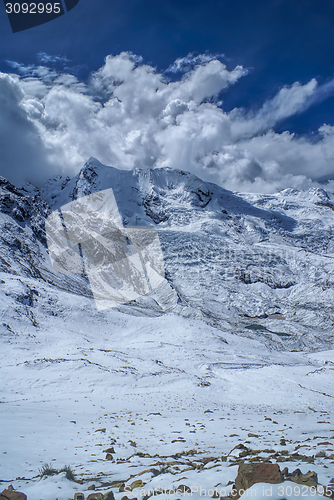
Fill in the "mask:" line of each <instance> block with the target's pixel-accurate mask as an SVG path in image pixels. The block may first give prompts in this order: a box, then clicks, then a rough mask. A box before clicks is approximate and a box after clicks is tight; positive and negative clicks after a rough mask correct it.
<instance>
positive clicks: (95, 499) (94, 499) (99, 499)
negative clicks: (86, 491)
mask: <svg viewBox="0 0 334 500" xmlns="http://www.w3.org/2000/svg"><path fill="white" fill-rule="evenodd" d="M87 500H103V495H102V493H100V492H99V491H98V492H96V493H91V494H90V495H88V497H87Z"/></svg>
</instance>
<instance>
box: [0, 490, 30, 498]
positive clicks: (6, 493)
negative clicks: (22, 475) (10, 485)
mask: <svg viewBox="0 0 334 500" xmlns="http://www.w3.org/2000/svg"><path fill="white" fill-rule="evenodd" d="M0 500H27V496H26V495H25V494H24V493H20V492H19V491H14V490H3V492H2V493H1V494H0Z"/></svg>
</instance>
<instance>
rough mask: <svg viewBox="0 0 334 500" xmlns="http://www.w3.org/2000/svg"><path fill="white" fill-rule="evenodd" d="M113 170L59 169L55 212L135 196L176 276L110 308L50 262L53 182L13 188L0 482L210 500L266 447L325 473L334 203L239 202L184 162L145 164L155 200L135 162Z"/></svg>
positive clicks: (44, 496)
mask: <svg viewBox="0 0 334 500" xmlns="http://www.w3.org/2000/svg"><path fill="white" fill-rule="evenodd" d="M106 168H107V167H102V166H95V167H94V168H92V167H91V166H88V167H87V168H86V169H85V170H84V171H83V174H80V175H79V176H78V178H77V179H75V183H74V184H73V182H74V181H73V180H72V181H69V180H66V182H65V181H62V180H61V179H60V180H59V179H58V180H54V181H53V182H51V183H49V184H48V185H47V187H46V188H45V189H44V194H43V196H44V198H45V199H46V200H47V201H48V202H49V203H50V204H52V203H53V206H54V207H57V206H61V205H62V204H64V203H66V202H68V200H69V199H71V193H72V192H74V191H73V190H75V189H76V190H77V193H78V192H79V194H81V195H86V194H88V193H89V189H91V190H92V189H101V188H102V187H104V188H107V187H110V185H112V187H113V189H114V192H115V193H116V194H115V196H116V197H117V193H118V192H119V193H121V194H122V195H123V196H124V197H125V198H126V199H127V200H128V202H127V203H126V202H125V201H124V200H123V205H122V202H120V204H119V208H120V212H121V213H122V215H123V218H125V222H127V223H128V224H130V225H131V224H132V225H135V221H136V220H138V225H145V224H146V225H154V227H156V228H157V229H158V231H159V237H160V240H161V245H162V248H163V251H164V257H165V266H166V283H165V286H164V287H162V288H161V289H159V290H158V292H156V294H155V295H154V296H152V297H151V298H150V297H148V298H146V299H143V300H142V302H140V301H138V303H134V304H130V305H122V306H119V308H118V309H109V310H105V311H100V312H98V311H97V309H96V305H95V303H94V299H93V297H92V294H91V293H90V291H89V286H88V284H87V280H85V279H84V277H83V276H81V275H79V274H77V275H73V276H71V275H62V274H61V273H57V272H56V271H54V270H53V269H52V268H51V264H50V260H49V258H48V254H47V250H46V247H45V241H44V243H43V221H44V220H45V217H46V215H47V214H48V213H49V211H50V209H48V207H47V205H46V204H45V205H43V203H44V202H42V199H41V198H39V196H40V194H39V193H37V191H36V190H34V189H33V188H31V187H30V188H29V189H31V192H30V194H25V195H24V196H23V195H22V191H14V190H13V188H12V187H10V186H9V187H8V185H4V186H3V187H2V193H3V195H2V196H3V198H2V199H1V200H0V201H1V202H2V209H1V212H2V213H1V214H0V217H1V230H2V231H1V245H0V250H1V272H0V286H1V290H0V291H1V323H0V325H1V326H0V328H1V335H0V350H1V354H2V355H1V397H0V442H1V445H2V454H1V460H0V466H1V467H0V485H1V487H3V489H4V488H5V487H7V486H8V485H9V484H13V486H14V487H15V488H16V489H18V490H20V491H23V492H25V493H26V494H27V495H28V500H56V499H58V500H68V499H70V498H73V496H74V493H75V492H76V491H82V492H86V493H85V494H86V495H87V494H88V493H87V492H88V487H89V485H91V484H92V483H94V484H95V486H96V488H98V489H99V490H100V491H103V492H105V491H110V490H112V491H113V492H114V494H115V498H116V500H121V498H122V497H123V496H124V495H127V496H128V497H129V498H131V497H137V498H139V497H144V496H145V495H147V494H148V492H147V490H148V489H153V488H154V489H156V490H159V491H161V490H162V494H161V495H160V496H161V498H162V500H164V499H165V498H170V499H173V498H175V499H176V498H181V496H182V494H181V493H175V492H174V496H173V491H174V490H173V488H175V487H177V486H179V485H180V484H183V485H186V486H188V487H189V488H190V489H191V490H192V491H191V496H193V497H194V498H195V500H196V499H197V498H200V497H202V496H207V497H212V495H213V492H212V491H211V490H212V489H215V488H217V490H218V494H219V496H226V495H227V494H228V493H229V492H230V491H231V484H232V482H233V481H234V479H235V477H236V474H237V468H238V463H239V462H240V461H241V460H245V461H251V460H256V461H261V460H265V459H268V460H270V461H271V462H273V463H276V462H278V463H280V466H281V468H283V467H288V468H289V472H292V471H293V470H295V469H296V468H300V469H301V471H302V472H303V473H306V472H307V471H308V470H313V471H316V472H317V474H318V480H319V484H321V485H323V486H325V485H328V484H329V483H330V481H331V479H332V478H333V477H334V422H333V421H332V413H333V405H334V390H333V387H334V384H333V375H334V350H332V341H333V304H332V299H333V292H332V281H333V279H332V274H331V271H332V268H333V264H332V262H333V241H332V239H331V237H330V236H331V234H332V230H333V225H332V218H333V216H332V214H333V210H332V208H331V204H332V201H330V198H329V197H327V198H326V196H327V195H325V194H323V193H321V192H318V193H315V194H314V193H313V194H312V193H291V192H289V193H288V192H287V193H285V195H282V194H279V195H277V196H276V195H275V196H274V195H273V196H271V197H262V198H261V197H256V196H255V195H252V196H249V197H248V198H247V196H244V198H241V197H239V196H237V195H233V194H231V193H229V192H227V191H224V190H222V189H221V188H217V187H213V185H205V183H202V184H201V182H202V181H200V180H199V179H196V178H194V177H192V176H188V175H186V181H185V184H182V185H178V184H177V182H181V181H180V179H183V177H184V174H183V173H175V172H173V171H171V170H167V171H166V172H167V173H166V172H164V171H162V170H160V171H158V172H157V173H154V174H152V175H153V177H154V176H155V178H154V179H153V180H152V179H148V178H147V176H146V177H145V175H144V176H143V177H140V176H139V180H138V179H137V178H136V177H135V175H134V176H133V179H134V180H133V179H132V180H133V182H137V185H140V186H141V189H142V192H144V193H146V195H147V197H146V201H145V202H141V201H140V196H139V194H138V189H137V188H136V187H133V186H131V183H128V184H126V183H123V184H122V182H123V181H122V175H123V173H118V172H117V171H116V172H115V169H111V170H110V172H109V171H108V170H105V169H106ZM96 172H97V173H96ZM106 172H107V175H106ZM93 174H94V175H93ZM124 175H126V176H127V177H126V179H127V180H128V181H129V179H130V177H129V175H130V176H132V174H131V173H126V174H124ZM108 176H109V177H108ZM131 178H132V177H131ZM108 179H109V181H108ZM166 179H167V180H166ZM130 180H131V179H130ZM107 181H108V182H109V184H108V182H107ZM129 182H130V181H129ZM131 182H132V181H131ZM145 183H146V184H145ZM163 183H165V187H163V186H164V184H163ZM166 183H167V184H166ZM62 185H63V189H61V186H62ZM64 186H65V187H64ZM120 186H121V187H120ZM122 186H123V187H122ZM152 186H153V187H152ZM208 186H209V187H208ZM121 188H122V189H123V188H124V189H123V191H122V190H121ZM26 189H28V188H26ZM215 189H216V191H218V193H217V192H216V191H215ZM66 190H67V191H66ZM80 190H81V191H80ZM118 190H120V191H118ZM150 190H151V191H152V190H153V191H152V192H153V194H154V193H155V194H154V196H156V198H154V196H153V194H152V192H151V191H150ZM210 190H211V191H210ZM20 193H21V194H20ZM25 193H27V192H25ZM59 193H60V194H59ZM124 193H125V194H124ZM134 193H137V194H136V196H137V198H135V197H134V196H135V195H134ZM147 193H148V194H147ZM196 193H197V194H196ZM121 194H119V195H118V196H119V199H120V200H122V197H121ZM319 196H320V198H319ZM34 197H35V198H34ZM159 197H160V201H159ZM321 197H323V198H324V200H323V201H319V200H321ZM205 198H207V199H205ZM325 198H326V199H325ZM52 200H53V201H52ZM129 200H130V201H129ZM245 200H248V201H245ZM284 200H285V206H284ZM317 200H318V201H317ZM326 200H327V201H326ZM326 203H327V205H328V206H327V205H326ZM24 204H25V205H24ZM57 204H58V205H57ZM222 206H224V207H225V208H222ZM259 206H261V207H262V208H259ZM270 207H271V208H270ZM280 207H281V208H280ZM282 207H283V208H282ZM19 210H21V212H22V213H21V212H19V213H18V211H19ZM224 210H225V212H226V213H225V212H224ZM285 213H287V214H288V215H285ZM20 214H21V215H20ZM22 214H23V215H22ZM27 214H28V215H27ZM124 214H125V215H124ZM131 214H132V215H131ZM135 214H137V215H136V216H135ZM165 214H168V216H169V218H168V219H165V218H164V215H165ZM240 214H241V215H240ZM323 214H326V215H323ZM312 221H313V222H312ZM312 224H313V225H312ZM207 247H210V249H211V253H210V252H209V250H206V248H207ZM227 248H228V249H229V261H228V262H227V264H228V266H229V267H230V268H234V269H236V268H238V269H239V271H238V273H237V274H236V275H235V276H231V274H229V273H228V272H227V271H226V268H227V264H226V265H225V263H226V260H225V261H224V260H223V259H222V255H224V256H225V257H226V255H227V253H226V249H227ZM224 249H225V250H224ZM238 249H239V250H242V252H241V251H240V253H239V254H238V252H237V250H238ZM254 249H256V254H257V255H261V259H262V260H261V261H259V260H256V259H254V255H255V254H254V253H253V254H252V252H255V250H254ZM223 250H224V251H223ZM224 252H225V253H224ZM297 254H298V255H299V257H298V259H297V260H296V255H297ZM291 256H292V257H293V258H292V257H291ZM246 271H247V272H246ZM240 453H241V457H239V454H240ZM107 454H109V455H108V456H107ZM281 462H282V463H281ZM43 464H49V465H50V466H52V467H54V468H56V469H61V468H62V467H63V466H64V465H69V466H70V467H71V468H72V470H73V471H74V473H75V475H76V479H77V480H78V481H80V480H81V483H82V484H80V483H79V482H73V481H69V480H68V479H66V478H65V474H64V473H61V474H58V475H54V476H48V477H44V478H41V477H40V476H39V469H41V468H42V466H43ZM134 481H138V482H137V483H135V485H133V483H134ZM139 481H141V482H139ZM228 483H229V484H228ZM289 484H290V483H284V485H287V486H288V485H289ZM130 485H132V487H131V488H130V489H133V491H132V492H131V491H130V492H129V491H127V489H126V487H127V486H130ZM294 486H295V485H294ZM164 488H166V491H167V490H168V491H169V493H166V492H164ZM196 488H197V490H196ZM200 488H202V491H201V490H200ZM256 488H258V489H257V490H256V491H257V493H256V496H257V498H262V497H263V498H265V497H266V494H265V493H264V492H262V493H261V491H260V489H261V488H262V485H258V486H257V487H256ZM259 488H260V489H259ZM275 488H276V489H275ZM120 490H121V491H120ZM128 490H129V488H128ZM283 493H284V494H283ZM283 493H282V491H279V490H277V485H276V486H275V487H274V488H273V492H272V496H273V498H276V497H277V498H287V497H290V498H291V497H292V496H293V495H295V497H298V494H297V493H296V492H294V493H293V492H292V493H291V495H289V490H284V492H283ZM307 493H309V494H310V496H312V495H311V493H312V494H313V493H314V492H311V491H307ZM320 493H321V490H319V494H320ZM184 495H185V496H187V495H188V493H185V494H184ZM261 495H262V496H261ZM188 496H189V495H188ZM267 496H268V495H267ZM304 496H305V495H304ZM306 496H307V495H306ZM313 496H314V495H313Z"/></svg>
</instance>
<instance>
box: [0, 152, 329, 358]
mask: <svg viewBox="0 0 334 500" xmlns="http://www.w3.org/2000/svg"><path fill="white" fill-rule="evenodd" d="M108 188H112V189H113V192H114V195H115V198H116V201H117V205H118V208H119V211H120V214H121V217H122V219H123V224H124V226H151V227H154V228H156V229H157V231H158V234H159V238H160V242H161V246H162V251H163V255H164V262H165V271H166V275H165V278H166V280H167V282H168V284H169V286H166V287H164V289H163V291H162V292H160V295H161V293H163V294H165V295H166V296H165V297H164V298H163V297H161V296H160V297H159V300H157V301H152V300H150V299H151V297H144V298H143V300H141V301H138V303H135V304H133V303H132V304H131V305H128V306H123V307H122V308H121V310H122V311H125V310H126V312H128V313H129V314H137V313H139V312H140V314H163V313H164V312H166V311H174V312H175V314H179V315H182V316H187V317H192V318H197V319H202V320H204V321H205V322H208V323H209V324H211V325H213V326H214V327H215V328H218V329H220V330H222V331H229V332H232V331H233V332H234V333H238V334H240V335H243V336H248V337H251V338H256V339H260V340H261V342H264V343H267V344H270V345H272V346H273V347H275V348H278V349H288V350H291V349H306V350H316V349H322V348H324V347H325V346H328V347H329V346H331V343H332V341H333V325H334V309H333V284H334V277H333V276H334V237H333V230H334V213H333V211H334V195H333V194H330V193H326V192H325V191H323V190H319V189H317V190H310V191H309V192H297V191H294V190H284V191H283V192H280V193H278V194H275V195H242V194H238V193H232V192H230V191H227V190H225V189H223V188H220V187H218V186H216V185H214V184H210V183H205V182H203V181H201V180H200V179H198V178H197V177H195V176H194V175H192V174H189V173H186V172H182V171H175V170H172V169H156V170H137V171H122V170H118V169H116V168H112V167H106V166H103V165H102V164H100V163H99V162H98V161H97V160H94V159H92V160H91V161H90V162H88V163H87V164H86V165H85V167H84V168H83V169H82V170H81V172H80V173H79V174H78V175H77V176H76V177H74V178H73V179H69V178H61V177H57V178H54V179H51V180H50V181H49V182H48V183H47V184H46V185H45V186H44V187H43V188H42V189H41V190H40V191H38V190H37V189H35V190H34V189H32V187H31V186H25V187H24V188H22V189H21V190H19V189H17V188H15V187H14V186H12V185H10V184H9V183H8V182H6V181H4V180H3V181H2V183H1V189H2V196H1V217H2V224H3V229H2V235H1V238H2V242H1V243H2V244H1V247H0V250H1V262H2V271H4V272H6V274H7V276H8V277H10V278H11V279H12V278H13V276H20V277H22V278H25V277H29V278H30V279H33V280H35V282H34V283H35V284H34V286H35V288H36V292H35V293H33V292H29V291H26V295H27V294H28V295H29V297H30V298H29V299H25V298H22V297H25V296H26V295H25V294H24V293H23V294H21V295H22V296H20V297H21V298H20V297H19V298H17V297H15V298H14V303H15V302H16V303H17V302H19V303H20V304H21V303H22V301H23V304H24V305H28V307H29V308H30V309H29V313H27V314H28V316H29V315H33V316H35V315H36V321H37V322H38V318H37V316H38V314H39V313H38V302H39V300H38V298H37V292H38V289H39V287H41V286H42V285H43V284H45V283H48V284H49V285H51V286H53V287H54V289H55V290H57V289H62V290H65V291H68V292H71V293H73V294H78V295H84V296H91V295H92V294H91V292H90V289H89V283H87V280H85V279H84V277H83V276H80V275H79V276H78V275H77V274H73V275H63V274H62V273H57V272H55V271H54V270H53V269H52V267H51V265H50V259H49V258H48V255H47V248H46V238H45V230H44V223H45V218H46V217H47V215H48V214H49V213H50V212H51V209H52V210H56V209H59V208H61V207H62V206H63V205H65V204H67V203H69V202H70V201H73V200H75V199H77V198H81V197H83V196H86V195H89V194H92V193H94V192H98V191H101V190H105V189H108ZM29 189H30V191H29ZM4 289H5V290H6V287H4ZM158 293H159V292H158ZM28 295H27V296H28ZM7 296H8V294H7ZM9 296H11V297H12V298H13V296H12V295H11V294H9ZM24 302H27V303H26V304H25V303H24ZM14 303H13V304H12V307H14V310H15V307H16V306H14ZM159 306H160V307H159ZM92 307H93V306H92ZM8 311H10V309H8ZM9 323H10V321H9ZM6 324H7V323H6Z"/></svg>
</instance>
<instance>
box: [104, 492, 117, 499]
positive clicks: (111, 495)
mask: <svg viewBox="0 0 334 500" xmlns="http://www.w3.org/2000/svg"><path fill="white" fill-rule="evenodd" d="M103 500H115V497H114V494H113V492H112V491H108V492H107V493H105V494H104V495H103Z"/></svg>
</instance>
